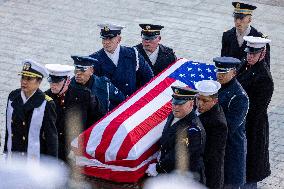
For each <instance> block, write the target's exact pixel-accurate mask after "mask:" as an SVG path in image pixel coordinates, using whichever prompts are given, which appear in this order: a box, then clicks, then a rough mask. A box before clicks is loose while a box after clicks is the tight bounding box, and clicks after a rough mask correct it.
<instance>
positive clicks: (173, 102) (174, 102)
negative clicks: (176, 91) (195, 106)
mask: <svg viewBox="0 0 284 189" xmlns="http://www.w3.org/2000/svg"><path fill="white" fill-rule="evenodd" d="M187 101H189V99H177V98H172V104H174V105H182V104H185V103H186V102H187Z"/></svg>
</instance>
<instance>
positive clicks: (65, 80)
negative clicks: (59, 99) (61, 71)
mask: <svg viewBox="0 0 284 189" xmlns="http://www.w3.org/2000/svg"><path fill="white" fill-rule="evenodd" d="M67 80H68V77H66V79H64V83H63V85H62V87H61V89H60V91H59V92H58V93H57V95H58V96H61V95H62V94H60V93H61V92H62V91H63V89H64V87H65V85H66V82H67Z"/></svg>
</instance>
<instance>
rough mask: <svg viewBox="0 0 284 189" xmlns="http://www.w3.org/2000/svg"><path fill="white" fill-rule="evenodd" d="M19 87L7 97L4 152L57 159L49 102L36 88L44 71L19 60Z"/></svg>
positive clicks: (29, 61) (31, 157) (54, 130)
mask: <svg viewBox="0 0 284 189" xmlns="http://www.w3.org/2000/svg"><path fill="white" fill-rule="evenodd" d="M19 75H21V88H20V89H16V90H14V91H12V92H11V93H10V94H9V97H8V102H7V110H6V137H5V147H4V150H5V152H6V153H7V156H8V157H11V155H12V154H13V153H15V152H18V153H20V154H21V155H23V156H27V158H28V159H36V160H39V159H40V157H41V155H40V154H46V155H50V156H54V157H57V151H58V139H57V131H56V126H55V122H56V111H55V104H54V102H53V100H52V99H51V98H50V97H49V96H47V95H45V94H44V93H43V92H42V91H41V90H40V89H39V86H40V84H41V82H42V79H43V78H44V77H46V76H47V70H46V69H45V68H44V66H42V65H41V64H39V63H37V62H35V61H33V60H25V61H23V69H22V71H21V72H20V73H19Z"/></svg>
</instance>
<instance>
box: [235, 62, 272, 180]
mask: <svg viewBox="0 0 284 189" xmlns="http://www.w3.org/2000/svg"><path fill="white" fill-rule="evenodd" d="M237 79H238V80H239V82H240V83H241V85H242V86H243V88H244V89H245V91H246V92H247V94H248V96H249V100H250V105H249V111H248V115H247V119H246V134H247V142H248V152H247V182H258V181H261V180H263V179H264V178H266V177H268V176H269V175H270V173H271V171H270V164H269V151H268V144H269V123H268V115H267V108H268V105H269V103H270V100H271V97H272V94H273V90H274V85H273V80H272V76H271V73H270V71H269V69H267V66H265V62H264V61H261V62H258V63H256V64H255V65H253V66H251V67H247V66H246V65H244V66H243V68H242V69H241V70H240V73H239V75H238V77H237Z"/></svg>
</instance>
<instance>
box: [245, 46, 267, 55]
mask: <svg viewBox="0 0 284 189" xmlns="http://www.w3.org/2000/svg"><path fill="white" fill-rule="evenodd" d="M263 49H264V47H263V48H253V47H246V48H245V52H246V53H251V54H256V53H259V52H261V51H262V50H263Z"/></svg>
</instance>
